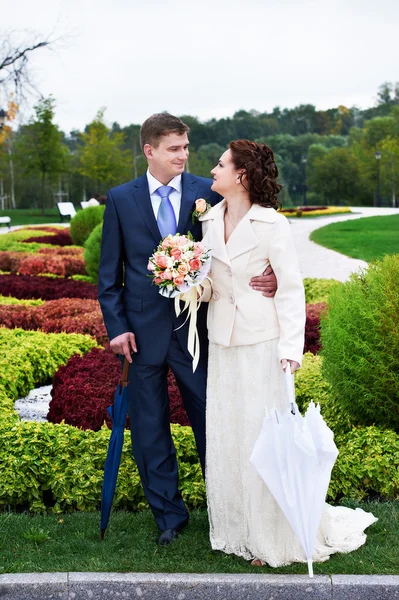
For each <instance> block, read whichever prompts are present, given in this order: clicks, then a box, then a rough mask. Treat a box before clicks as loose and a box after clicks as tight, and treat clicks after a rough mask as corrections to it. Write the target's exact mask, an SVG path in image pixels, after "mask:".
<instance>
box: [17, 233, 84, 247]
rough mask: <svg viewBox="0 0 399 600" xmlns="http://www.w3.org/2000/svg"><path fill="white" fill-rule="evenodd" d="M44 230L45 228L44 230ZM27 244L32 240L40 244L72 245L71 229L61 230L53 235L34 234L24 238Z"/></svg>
mask: <svg viewBox="0 0 399 600" xmlns="http://www.w3.org/2000/svg"><path fill="white" fill-rule="evenodd" d="M42 231H43V230H42ZM23 242H24V243H25V244H29V243H30V242H39V244H51V245H52V246H72V245H73V242H72V238H71V236H70V235H69V230H68V229H65V230H60V231H57V233H53V234H52V235H44V236H42V237H40V236H33V237H30V238H28V239H26V240H23Z"/></svg>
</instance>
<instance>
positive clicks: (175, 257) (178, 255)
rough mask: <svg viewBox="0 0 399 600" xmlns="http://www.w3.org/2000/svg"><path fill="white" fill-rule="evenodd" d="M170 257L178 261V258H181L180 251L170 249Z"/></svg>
mask: <svg viewBox="0 0 399 600" xmlns="http://www.w3.org/2000/svg"><path fill="white" fill-rule="evenodd" d="M170 255H171V256H172V258H174V259H175V260H179V258H180V257H181V250H179V248H172V250H171V251H170Z"/></svg>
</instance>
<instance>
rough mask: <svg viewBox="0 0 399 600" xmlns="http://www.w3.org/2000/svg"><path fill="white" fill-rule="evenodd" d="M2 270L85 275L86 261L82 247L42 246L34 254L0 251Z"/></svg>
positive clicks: (62, 275) (28, 273)
mask: <svg viewBox="0 0 399 600" xmlns="http://www.w3.org/2000/svg"><path fill="white" fill-rule="evenodd" d="M0 270H1V271H7V272H10V273H20V274H21V275H39V274H45V273H50V274H53V275H58V276H60V277H69V276H71V275H84V274H85V272H86V270H85V263H84V260H83V250H82V248H76V247H72V246H68V247H66V248H61V247H53V248H45V247H43V248H40V249H39V250H38V251H37V252H35V253H34V254H30V253H29V254H27V253H26V252H0Z"/></svg>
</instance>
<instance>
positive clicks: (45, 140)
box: [16, 97, 68, 215]
mask: <svg viewBox="0 0 399 600" xmlns="http://www.w3.org/2000/svg"><path fill="white" fill-rule="evenodd" d="M54 104H55V103H54V100H53V98H51V97H50V98H46V99H44V100H42V101H41V102H39V104H37V105H36V106H35V112H36V118H35V119H33V120H32V121H31V122H30V124H29V125H27V126H25V127H24V128H23V130H22V135H21V136H20V137H19V138H18V145H17V149H16V154H17V155H18V160H19V162H20V164H22V165H23V168H24V170H25V172H26V173H30V174H31V173H40V177H41V202H42V214H43V215H44V212H45V208H46V183H47V179H48V178H51V177H57V176H59V175H61V174H62V173H64V172H65V171H66V170H67V168H68V164H67V163H68V149H67V147H66V146H65V145H64V144H63V143H62V137H63V134H62V132H61V131H60V130H59V129H58V127H57V125H55V123H53V119H54Z"/></svg>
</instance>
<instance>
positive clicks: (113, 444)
mask: <svg viewBox="0 0 399 600" xmlns="http://www.w3.org/2000/svg"><path fill="white" fill-rule="evenodd" d="M129 365H130V363H129V361H128V360H127V359H126V358H125V361H124V364H123V375H122V379H121V380H120V382H119V384H118V387H117V388H116V392H115V396H114V403H113V405H112V406H108V408H107V412H108V414H109V416H110V417H111V420H112V433H111V437H110V440H109V444H108V453H107V458H106V460H105V465H104V481H103V489H102V495H101V523H100V530H101V531H100V537H101V539H102V540H103V539H104V535H105V530H106V529H107V525H108V520H109V515H110V512H111V507H112V501H113V499H114V493H115V487H116V480H117V478H118V471H119V464H120V462H121V454H122V447H123V440H124V437H125V425H126V416H127V407H128V397H127V386H128V384H129V381H128V374H129Z"/></svg>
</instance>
